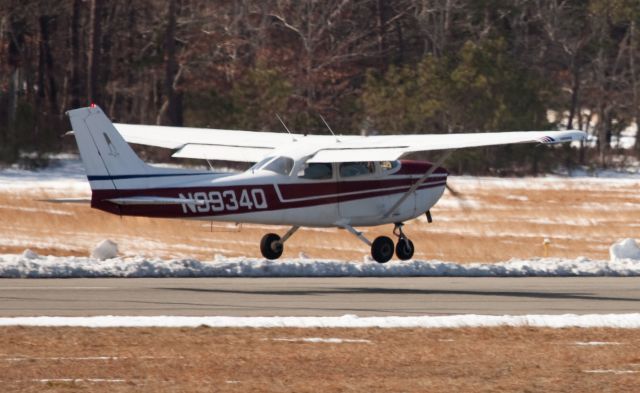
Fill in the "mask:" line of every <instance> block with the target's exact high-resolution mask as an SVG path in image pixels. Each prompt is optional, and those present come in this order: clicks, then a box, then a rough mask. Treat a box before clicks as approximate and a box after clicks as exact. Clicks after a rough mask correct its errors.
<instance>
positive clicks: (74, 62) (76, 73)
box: [70, 0, 83, 108]
mask: <svg viewBox="0 0 640 393" xmlns="http://www.w3.org/2000/svg"><path fill="white" fill-rule="evenodd" d="M81 7H82V0H74V1H73V13H72V15H71V86H70V93H71V107H72V108H78V107H80V106H81V105H82V104H81V101H82V100H81V99H80V96H81V95H82V77H81V73H82V71H81V70H82V68H83V67H82V63H83V62H82V58H81V52H80V17H81V14H80V13H81Z"/></svg>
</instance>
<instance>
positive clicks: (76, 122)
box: [67, 105, 160, 190]
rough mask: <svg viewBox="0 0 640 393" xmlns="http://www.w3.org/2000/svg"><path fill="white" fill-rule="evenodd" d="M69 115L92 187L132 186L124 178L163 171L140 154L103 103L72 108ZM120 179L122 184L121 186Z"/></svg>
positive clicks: (139, 176) (114, 187) (104, 188)
mask: <svg viewBox="0 0 640 393" xmlns="http://www.w3.org/2000/svg"><path fill="white" fill-rule="evenodd" d="M67 115H68V116H69V119H70V121H71V126H72V127H73V132H74V135H75V138H76V142H77V143H78V148H79V150H80V157H81V158H82V162H83V164H84V166H85V169H86V171H87V178H88V179H89V182H90V184H91V189H102V190H117V189H119V188H120V189H122V188H128V187H126V185H125V184H124V183H123V181H124V180H126V179H131V178H142V179H143V178H145V177H146V175H152V174H156V175H157V174H158V172H159V171H160V170H159V169H158V168H154V167H151V166H149V165H147V164H145V163H144V162H143V161H142V160H141V159H140V158H139V157H138V156H137V155H136V153H135V152H134V151H133V149H131V147H130V146H129V144H127V142H126V141H125V140H124V139H123V138H122V136H121V135H120V134H119V133H118V131H117V130H116V128H115V127H114V126H113V124H112V123H111V121H110V120H109V119H108V118H107V116H106V115H105V114H104V112H103V111H102V109H100V108H99V107H97V106H95V105H92V106H91V107H87V108H79V109H74V110H70V111H68V112H67ZM119 183H120V185H121V186H122V187H118V185H119ZM143 183H144V181H143ZM138 184H140V183H138Z"/></svg>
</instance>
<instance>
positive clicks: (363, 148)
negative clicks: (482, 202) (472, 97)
mask: <svg viewBox="0 0 640 393" xmlns="http://www.w3.org/2000/svg"><path fill="white" fill-rule="evenodd" d="M584 138H586V133H584V132H583V131H579V130H568V131H517V132H489V133H471V134H428V135H420V134H415V135H377V136H370V137H351V138H348V139H345V140H344V141H342V142H340V143H335V144H334V145H332V146H328V147H325V148H321V149H318V151H317V153H316V154H315V155H314V156H313V157H312V158H311V159H310V160H309V161H308V162H350V161H391V160H395V159H398V158H400V157H402V156H403V155H406V154H408V153H412V152H419V151H433V150H455V149H461V148H466V147H481V146H497V145H507V144H515V143H542V144H555V143H563V142H571V141H579V140H583V139H584Z"/></svg>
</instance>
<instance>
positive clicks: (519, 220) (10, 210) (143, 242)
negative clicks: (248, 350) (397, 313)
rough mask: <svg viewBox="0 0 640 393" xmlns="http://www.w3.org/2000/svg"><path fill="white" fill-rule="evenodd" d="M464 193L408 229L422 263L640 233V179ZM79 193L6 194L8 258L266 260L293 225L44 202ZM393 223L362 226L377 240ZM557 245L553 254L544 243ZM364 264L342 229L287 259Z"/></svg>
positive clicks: (539, 250)
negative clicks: (110, 251)
mask: <svg viewBox="0 0 640 393" xmlns="http://www.w3.org/2000/svg"><path fill="white" fill-rule="evenodd" d="M449 183H450V184H451V185H452V186H453V187H454V188H455V189H457V190H458V191H459V192H460V193H461V194H462V195H461V197H460V198H456V197H454V196H452V195H451V194H449V193H445V196H444V197H443V198H442V200H441V201H440V202H439V203H438V204H437V205H436V206H435V207H434V208H433V209H432V213H433V217H434V223H432V224H428V223H427V222H426V219H424V218H419V219H417V220H413V221H411V222H409V223H407V224H408V225H406V226H405V231H406V233H407V234H408V235H409V236H410V238H411V239H412V240H413V241H414V243H415V245H416V254H415V258H418V259H440V260H446V261H455V262H476V261H477V262H496V261H504V260H508V259H510V258H512V257H517V258H530V257H542V256H545V253H547V255H548V256H551V257H568V258H575V257H578V256H585V257H589V258H594V259H607V258H608V248H609V246H610V245H611V244H612V243H613V242H615V241H617V240H619V239H621V238H625V237H636V238H637V237H639V234H640V192H638V190H639V189H640V180H636V181H632V180H625V181H621V180H616V179H580V178H573V179H555V178H554V179H545V178H528V179H495V178H478V179H475V178H456V177H454V178H451V179H450V181H449ZM63 196H78V195H77V191H76V192H65V190H59V189H58V190H54V191H52V190H47V189H46V188H45V189H39V188H33V189H22V190H20V192H16V191H15V190H4V191H3V190H0V217H1V219H0V253H20V252H22V251H23V250H24V249H25V248H31V249H32V250H34V251H36V252H38V253H40V254H45V255H48V254H51V255H77V256H86V255H88V253H89V250H90V249H91V248H92V247H93V246H95V244H96V243H98V242H99V241H101V240H103V239H105V238H110V239H112V240H114V241H115V242H117V243H118V244H119V248H120V251H121V252H122V253H123V254H125V255H146V256H155V257H163V258H168V257H176V258H198V259H202V260H208V259H211V258H212V257H213V256H214V255H215V254H222V255H226V256H254V257H259V256H260V252H259V247H258V244H259V241H260V238H261V237H262V235H263V234H265V233H267V232H271V231H275V232H277V233H280V234H283V233H284V232H285V231H286V230H287V228H285V227H266V226H256V225H240V226H236V225H233V224H221V223H210V222H202V221H185V220H164V219H146V218H136V217H118V216H114V215H109V214H107V213H103V212H100V211H96V210H92V209H90V208H89V207H88V206H87V205H77V204H52V203H47V202H39V201H38V200H40V199H44V198H47V197H63ZM391 229H392V226H391V225H387V226H382V227H375V228H363V230H364V232H365V234H366V235H367V236H368V237H369V238H374V237H375V236H378V235H390V234H391ZM545 238H548V239H550V240H551V244H550V245H549V248H548V250H546V251H545V248H544V246H543V240H544V239H545ZM301 253H302V254H304V255H306V256H308V257H310V258H334V259H349V260H361V259H362V258H363V257H364V256H366V255H368V254H369V250H368V247H367V246H365V245H364V244H362V243H361V242H360V241H359V240H357V239H356V238H355V237H353V236H351V235H350V234H348V233H346V232H345V231H343V230H337V229H302V230H301V231H299V232H298V233H296V234H295V235H294V236H293V237H292V238H291V239H290V241H289V242H287V245H286V249H285V254H284V256H283V257H284V258H287V257H290V258H297V257H298V256H299V255H300V254H301Z"/></svg>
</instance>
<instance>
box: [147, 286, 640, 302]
mask: <svg viewBox="0 0 640 393" xmlns="http://www.w3.org/2000/svg"><path fill="white" fill-rule="evenodd" d="M155 289H158V290H165V291H185V292H203V293H225V294H238V295H265V296H322V295H341V294H365V295H425V296H429V295H450V296H480V297H482V296H495V297H516V298H531V299H559V300H567V299H572V300H590V301H593V300H596V301H617V302H640V299H637V298H626V297H608V296H596V295H594V294H590V293H564V292H539V291H471V290H465V291H463V290H447V289H435V290H430V289H408V288H328V289H321V290H314V289H309V290H296V289H291V290H282V289H274V290H268V289H265V290H243V289H215V288H155Z"/></svg>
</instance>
